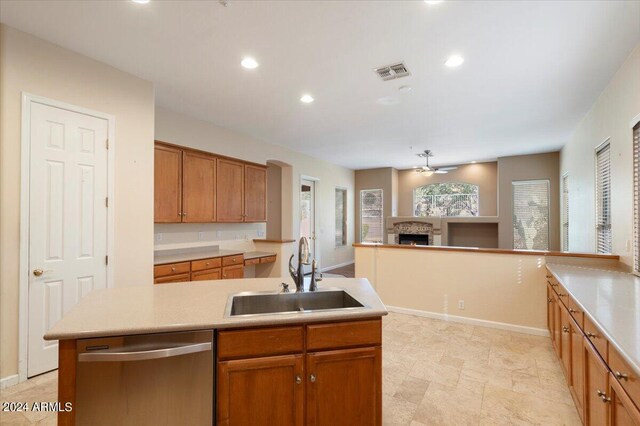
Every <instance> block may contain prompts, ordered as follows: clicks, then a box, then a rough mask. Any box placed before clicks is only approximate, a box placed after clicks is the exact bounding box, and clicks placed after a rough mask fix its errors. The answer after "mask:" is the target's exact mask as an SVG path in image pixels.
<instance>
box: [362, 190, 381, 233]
mask: <svg viewBox="0 0 640 426" xmlns="http://www.w3.org/2000/svg"><path fill="white" fill-rule="evenodd" d="M371 191H380V204H381V207H382V214H381V215H380V223H381V229H382V231H381V232H382V235H381V236H380V237H381V240H380V243H383V242H384V231H385V229H384V191H383V190H382V188H369V189H361V190H360V194H359V195H360V199H359V201H358V202H359V207H360V208H359V210H360V211H359V212H358V214H359V220H360V229H359V230H358V232H359V234H358V239H359V240H360V242H365V241H364V240H363V238H362V227H363V226H362V225H363V221H362V195H363V194H364V193H365V192H371Z"/></svg>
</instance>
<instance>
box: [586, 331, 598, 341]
mask: <svg viewBox="0 0 640 426" xmlns="http://www.w3.org/2000/svg"><path fill="white" fill-rule="evenodd" d="M587 337H588V338H589V339H596V338H597V337H598V336H596V335H595V334H593V333H592V332H590V331H588V332H587Z"/></svg>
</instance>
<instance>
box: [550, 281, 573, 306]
mask: <svg viewBox="0 0 640 426" xmlns="http://www.w3.org/2000/svg"><path fill="white" fill-rule="evenodd" d="M553 289H554V290H555V291H556V292H557V293H558V299H560V301H562V304H563V305H565V306H566V307H567V308H568V307H569V293H568V292H567V290H566V289H565V288H564V287H563V286H562V284H560V283H558V285H557V286H555V287H553Z"/></svg>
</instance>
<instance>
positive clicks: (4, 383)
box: [0, 374, 20, 389]
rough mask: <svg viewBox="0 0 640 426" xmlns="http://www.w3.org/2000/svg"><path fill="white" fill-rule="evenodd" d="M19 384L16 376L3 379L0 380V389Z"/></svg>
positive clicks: (18, 378)
mask: <svg viewBox="0 0 640 426" xmlns="http://www.w3.org/2000/svg"><path fill="white" fill-rule="evenodd" d="M19 382H20V377H19V376H18V375H17V374H14V375H11V376H7V377H3V378H2V379H0V389H4V388H8V387H9V386H13V385H17V384H18V383H19Z"/></svg>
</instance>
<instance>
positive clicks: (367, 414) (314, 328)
mask: <svg viewBox="0 0 640 426" xmlns="http://www.w3.org/2000/svg"><path fill="white" fill-rule="evenodd" d="M280 284H281V280H280V279H271V278H267V279H243V280H225V281H202V282H192V283H175V284H166V285H162V286H144V287H127V288H114V289H107V290H98V291H94V292H92V293H90V294H89V295H88V296H87V297H86V298H85V299H83V300H82V301H81V302H80V303H79V304H78V305H77V306H75V307H74V308H73V309H72V310H71V311H70V312H69V313H68V314H66V315H65V316H64V318H63V319H62V320H61V321H59V322H58V323H57V324H56V325H55V326H54V327H53V328H52V329H51V330H50V331H49V332H48V333H47V334H46V335H45V339H47V340H60V347H59V356H60V358H59V372H58V375H59V391H58V399H59V401H60V402H61V403H63V404H64V403H66V402H70V403H72V404H73V406H74V409H73V410H72V411H63V412H60V413H59V416H58V421H59V424H86V423H88V422H89V419H90V421H91V423H92V424H97V423H100V422H103V423H105V424H107V423H108V424H113V422H124V423H127V422H131V420H132V419H134V418H136V419H140V418H143V419H148V420H151V419H153V416H154V415H155V414H156V413H155V412H154V408H153V406H151V405H149V404H147V405H145V404H146V401H145V399H144V398H143V396H144V395H145V392H149V398H151V397H152V394H153V395H155V396H156V399H157V398H160V400H162V399H161V398H165V399H166V398H167V397H166V395H164V396H160V397H158V395H156V394H157V392H158V390H157V387H162V386H158V383H160V384H164V383H165V382H163V378H161V377H157V378H155V379H152V380H151V381H149V380H148V378H147V377H138V379H139V380H141V381H142V382H143V383H146V384H151V386H143V387H140V386H139V385H137V386H138V387H137V388H136V387H135V386H134V387H133V388H132V387H131V384H130V381H131V380H130V379H127V380H122V379H121V380H119V381H117V383H116V384H115V385H113V386H112V387H108V386H106V387H101V386H100V383H101V382H102V381H104V380H106V379H108V380H107V381H109V380H112V379H113V378H112V377H111V376H113V375H114V374H116V373H118V374H120V373H121V372H122V371H123V368H124V367H122V368H120V369H117V370H113V369H112V370H105V371H106V372H105V371H102V370H100V371H98V372H96V371H92V372H91V374H90V375H91V378H93V379H94V380H89V379H88V376H89V373H88V372H87V366H89V365H93V364H95V365H98V366H100V369H102V366H104V365H108V364H109V363H108V362H104V361H103V360H101V358H97V359H99V360H100V361H99V362H94V363H87V362H80V358H81V356H82V357H84V358H87V355H86V354H87V353H89V352H90V351H91V350H95V351H96V352H95V353H91V354H89V356H94V357H95V355H98V356H103V357H104V355H105V354H106V356H107V357H108V356H113V353H114V352H113V350H114V349H110V348H109V345H106V344H102V345H93V346H91V345H90V344H89V343H88V342H91V341H92V340H91V339H96V338H101V339H103V340H105V339H107V340H108V341H109V342H116V341H118V342H120V341H126V340H127V339H129V340H133V339H134V338H135V336H139V337H140V338H142V339H143V340H144V339H146V338H147V337H148V336H151V335H164V336H165V337H166V336H167V335H168V334H173V335H175V336H177V337H176V338H173V340H175V341H178V340H179V341H180V342H181V343H182V344H184V347H186V346H188V347H189V348H196V347H198V348H205V347H206V344H204V343H197V342H195V343H194V342H191V341H184V342H183V341H182V340H180V339H183V336H184V333H193V332H198V333H201V332H204V333H206V332H208V333H209V336H211V342H212V345H210V346H209V347H210V348H212V350H211V351H210V352H208V353H209V354H211V357H213V359H212V360H211V363H213V364H214V368H211V366H209V367H206V368H205V367H203V371H205V372H206V371H208V370H207V369H208V368H211V371H212V373H211V374H210V375H209V373H205V374H204V375H205V376H206V377H204V378H202V377H201V376H202V375H199V374H196V372H194V371H193V368H190V367H187V366H183V367H184V368H185V369H186V370H185V371H186V372H187V374H185V375H191V376H193V384H194V385H195V384H196V383H198V384H199V386H210V387H213V389H209V391H210V392H209V394H210V395H211V399H212V400H213V401H215V404H214V403H213V402H211V401H207V400H208V398H207V397H206V395H208V394H207V393H206V392H205V393H204V395H205V397H203V389H195V388H193V389H188V388H187V390H186V391H185V389H182V390H181V389H177V388H176V389H175V390H174V391H173V392H174V393H175V395H174V396H175V398H176V401H177V400H180V398H182V400H183V401H190V403H191V406H190V407H189V412H190V413H198V412H200V413H201V414H203V415H204V416H205V417H203V416H200V417H195V418H197V419H199V420H198V421H197V422H196V423H198V424H211V423H215V424H225V425H234V424H246V423H247V422H249V423H250V424H296V425H297V424H318V425H320V424H347V423H351V424H356V423H357V424H381V421H382V414H381V407H382V393H381V385H382V383H381V382H382V380H381V331H382V330H381V317H382V316H383V315H386V313H387V311H386V309H385V307H384V305H383V304H382V302H381V301H380V299H379V298H378V296H377V294H376V293H375V291H374V290H373V288H372V287H371V285H370V284H369V282H368V281H367V280H366V279H347V278H332V279H325V280H323V281H322V283H321V288H320V292H319V293H327V294H328V293H331V292H332V291H333V292H334V293H335V294H337V292H338V291H341V290H344V291H345V292H346V294H347V296H348V297H350V298H351V299H353V300H355V301H357V302H359V303H358V305H362V306H357V307H356V306H351V307H348V308H342V309H317V310H314V311H308V310H304V311H299V312H284V313H263V314H257V315H255V314H254V315H235V316H234V315H230V312H231V311H230V309H229V306H228V304H229V303H231V301H232V299H231V298H230V296H231V295H233V294H236V293H239V292H251V293H252V294H253V293H254V292H271V293H276V292H278V291H280V289H281V287H280ZM258 294H259V293H258ZM292 294H293V293H289V295H292ZM282 295H283V297H284V298H286V297H288V296H287V294H284V293H283V294H282ZM347 296H344V297H345V298H346V297H347ZM312 297H313V296H312ZM181 333H182V334H181ZM122 336H125V337H123V338H121V339H120V340H109V339H113V338H120V337H122ZM199 336H202V334H200V335H199ZM189 339H190V338H187V339H186V340H189ZM183 340H184V339H183ZM198 342H200V341H198ZM184 347H183V348H182V349H181V348H170V350H173V351H176V350H185V348H184ZM162 350H164V351H166V349H162ZM194 350H195V349H194ZM198 350H200V349H198ZM203 350H204V349H203ZM147 352H154V351H146V352H145V353H147ZM155 352H158V351H157V350H156V351H155ZM136 353H138V352H136ZM176 353H178V352H176ZM202 353H205V352H202ZM202 353H201V354H202ZM117 354H118V356H122V353H121V352H117ZM188 356H195V355H180V356H176V357H174V359H180V358H183V359H187V357H188ZM201 356H205V355H201ZM194 359H195V358H194ZM159 362H161V360H158V359H154V360H152V361H140V360H135V361H132V362H128V363H119V364H121V365H124V364H126V367H127V368H130V369H132V370H133V371H134V372H135V374H134V375H137V376H142V375H143V374H142V373H141V372H142V371H145V369H144V367H145V363H159ZM130 365H138V367H136V368H131V367H130ZM148 365H150V364H148ZM203 365H205V364H203ZM216 370H217V378H216V377H214V376H215V374H213V372H215V371H216ZM109 371H110V372H109ZM152 371H165V370H163V369H162V368H159V367H155V370H152ZM167 371H171V370H167ZM168 375H171V374H170V373H168ZM185 375H181V376H185ZM154 380H155V382H154ZM181 380H182V381H181ZM185 380H186V379H178V382H177V383H184V382H185ZM94 383H95V386H94V385H93V384H94ZM154 383H155V384H154ZM125 385H126V386H125ZM185 386H188V383H187V384H186V385H185ZM134 388H135V389H136V390H137V391H136V392H135V398H134V396H133V395H134V392H133V391H132V389H134ZM149 388H153V389H154V391H153V392H151V391H150V389H149ZM105 389H107V390H110V392H111V393H112V394H114V395H107V394H105V392H106V391H105ZM93 393H95V394H96V395H92V394H93ZM190 393H193V394H192V395H188V394H190ZM141 395H142V396H141ZM185 395H186V397H185ZM110 396H114V397H115V399H116V400H117V401H116V402H117V404H116V405H115V406H122V407H126V408H123V409H122V410H117V409H113V405H112V412H111V413H110V416H108V417H105V416H104V415H99V413H97V412H96V411H97V410H93V409H92V410H88V409H87V408H86V407H88V406H91V407H94V406H95V405H90V404H89V403H86V402H87V401H96V400H97V399H109V397H110ZM171 396H172V393H171V392H169V397H171ZM127 398H129V399H127ZM131 398H133V399H134V400H135V401H138V403H137V404H138V405H141V406H144V407H142V408H141V409H142V410H143V411H144V412H143V413H140V412H137V411H136V407H131V405H132V404H135V403H134V402H133V401H132V400H131ZM207 402H208V403H209V404H211V405H210V407H215V408H214V409H213V412H212V413H211V415H210V416H209V417H208V421H207V420H205V421H202V419H203V418H205V419H206V414H207V413H206V410H207V409H208V408H207V406H206V405H205V404H206V403H207ZM173 403H175V401H174V400H173V399H172V398H171V399H170V401H169V400H168V401H167V404H173ZM83 404H84V405H85V407H83ZM118 404H119V405H118ZM178 405H180V404H178ZM167 408H168V407H166V406H165V407H162V406H160V407H155V411H162V410H165V409H167ZM180 409H181V407H180V406H178V407H174V406H172V408H171V410H173V411H172V412H173V413H174V414H175V413H176V412H179V410H180ZM127 410H131V413H130V415H128V414H127ZM176 410H178V411H176ZM88 411H91V412H88ZM98 411H99V410H98ZM184 415H187V414H184ZM189 415H191V414H189ZM193 415H195V414H193ZM181 418H182V419H183V420H184V417H181ZM132 423H133V422H132Z"/></svg>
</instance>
